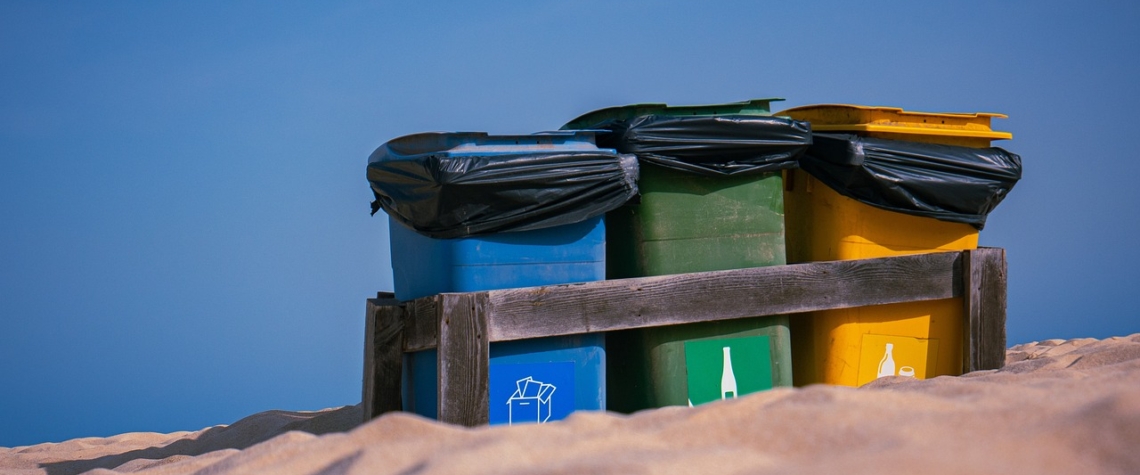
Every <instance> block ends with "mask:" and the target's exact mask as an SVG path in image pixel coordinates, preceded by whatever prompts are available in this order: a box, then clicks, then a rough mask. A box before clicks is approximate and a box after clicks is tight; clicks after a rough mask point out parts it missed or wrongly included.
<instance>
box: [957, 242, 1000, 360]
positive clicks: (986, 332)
mask: <svg viewBox="0 0 1140 475" xmlns="http://www.w3.org/2000/svg"><path fill="white" fill-rule="evenodd" d="M1006 270H1007V269H1006V261H1005V250H1004V249H999V248H979V249H977V250H973V251H965V252H964V253H963V259H962V280H963V287H964V290H965V292H966V294H965V295H964V298H963V299H962V300H963V301H964V304H965V307H966V308H965V314H966V318H964V319H963V320H964V322H963V324H964V325H965V329H964V330H965V331H964V332H963V335H964V336H965V337H964V338H963V339H962V340H963V341H962V343H963V348H962V359H963V361H962V372H963V373H968V372H970V371H978V370H987V369H1000V368H1001V367H1002V366H1004V365H1005V345H1006V341H1005V318H1006V291H1007V290H1006Z"/></svg>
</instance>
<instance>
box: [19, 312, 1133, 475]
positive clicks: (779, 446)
mask: <svg viewBox="0 0 1140 475" xmlns="http://www.w3.org/2000/svg"><path fill="white" fill-rule="evenodd" d="M359 418H360V409H359V407H342V408H337V409H328V410H324V411H316V412H287V411H269V412H263V413H260V414H255V415H253V416H250V417H247V418H245V419H242V420H240V421H238V422H235V423H234V424H231V425H229V426H216V427H211V428H207V429H203V430H200V431H196V432H177V433H172V434H154V433H131V434H122V435H118V436H114V437H107V438H86V439H75V440H69V441H66V442H61V443H50V444H38V445H33V446H27V447H13V448H0V473H4V474H13V475H23V474H50V475H69V474H76V473H91V474H113V473H142V474H150V475H160V474H169V475H189V474H202V475H205V474H227V475H228V474H247V473H279V474H285V475H301V474H357V473H359V474H364V473H368V474H372V473H407V474H412V473H415V474H435V473H438V474H453V473H455V474H466V473H507V474H510V473H666V474H668V473H730V474H731V473H883V472H896V473H917V472H921V473H934V474H940V473H947V474H950V473H1002V472H1005V473H1034V472H1037V473H1050V474H1053V473H1108V474H1113V473H1121V474H1125V473H1140V450H1138V449H1137V448H1140V334H1136V335H1131V336H1128V337H1116V338H1108V339H1104V340H1095V339H1090V338H1085V339H1077V340H1068V341H1063V340H1046V341H1042V342H1034V343H1027V344H1023V345H1017V346H1014V347H1012V348H1010V349H1009V350H1008V351H1007V353H1006V366H1005V368H1003V369H1001V370H997V371H979V372H975V373H970V374H967V375H964V376H960V377H938V378H933V379H930V380H925V381H919V380H914V379H911V378H903V377H897V376H896V377H889V378H882V379H879V380H877V381H874V382H872V383H870V384H868V385H865V386H863V387H861V388H857V389H856V388H842V387H830V386H823V385H815V386H809V387H806V388H797V389H791V388H781V389H776V390H771V391H766V392H761V393H757V394H752V395H749V396H746V397H742V398H740V399H736V400H730V401H722V402H717V403H712V404H707V405H703V406H699V407H696V408H679V407H678V408H664V409H657V410H651V411H643V412H640V413H637V414H634V415H631V416H625V415H619V414H613V413H589V412H580V413H576V414H574V415H572V416H571V417H570V418H568V419H566V420H565V421H561V422H558V423H551V424H545V425H542V426H516V427H501V426H499V427H482V428H477V429H464V428H459V427H454V426H448V425H445V424H440V423H438V422H434V421H429V420H426V419H422V418H419V417H417V416H413V415H408V414H389V415H386V416H384V417H381V418H378V419H376V420H373V421H371V422H369V423H367V424H363V425H360V424H359Z"/></svg>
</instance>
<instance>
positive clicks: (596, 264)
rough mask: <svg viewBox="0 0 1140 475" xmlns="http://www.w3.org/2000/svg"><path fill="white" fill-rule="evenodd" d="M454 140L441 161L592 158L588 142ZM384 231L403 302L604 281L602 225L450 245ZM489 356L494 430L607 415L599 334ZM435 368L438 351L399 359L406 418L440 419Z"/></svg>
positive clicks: (572, 137)
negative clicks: (552, 155) (579, 154)
mask: <svg viewBox="0 0 1140 475" xmlns="http://www.w3.org/2000/svg"><path fill="white" fill-rule="evenodd" d="M452 138H454V139H455V140H458V141H459V142H460V144H459V145H458V146H455V147H452V148H449V149H448V150H447V151H446V152H441V153H451V154H462V153H471V154H480V155H485V156H493V155H495V154H496V153H504V154H507V153H516V152H518V151H519V150H524V151H525V150H533V151H550V152H559V151H564V150H597V147H596V146H595V145H594V144H593V140H592V138H593V135H592V134H588V133H583V134H572V133H553V134H547V135H544V136H543V140H541V141H539V142H541V143H537V144H536V143H535V141H534V140H533V139H534V138H535V137H534V136H487V135H485V134H455V136H454V137H452ZM468 138H470V141H468V140H467V139H468ZM528 141H529V142H530V143H529V144H528V143H527V142H528ZM389 230H390V237H391V246H392V270H393V274H394V277H395V294H396V298H397V299H399V300H402V301H407V300H412V299H416V298H420V297H425V296H429V295H435V294H439V293H445V292H475V291H482V290H494V289H503V288H516V287H532V286H540V285H554V284H564V283H572V282H586V281H595V280H602V279H604V278H605V249H606V241H605V232H606V231H605V221H604V217H603V216H596V217H593V218H589V219H587V220H585V221H582V222H578V223H574V224H567V225H561V226H554V227H549V228H544V229H537V230H530V231H519V232H506V233H498V234H488V235H479V236H470V237H464V238H454V239H435V238H430V237H427V236H424V235H421V234H419V233H417V232H415V231H414V230H412V229H410V228H407V227H405V226H403V225H402V224H400V223H398V222H396V221H395V220H394V219H391V218H389ZM490 352H491V355H490V356H491V358H490V368H489V371H490V374H489V377H490V398H491V413H490V421H491V423H492V424H503V423H507V424H509V423H525V422H529V423H535V422H538V423H541V422H550V421H554V420H558V419H562V418H564V417H566V416H567V415H568V414H569V413H571V412H573V411H576V410H605V408H606V404H605V388H606V378H605V360H606V351H605V338H604V335H602V334H590V335H573V336H565V337H551V338H541V339H534V340H523V341H512V342H501V343H493V344H491V346H490ZM436 360H437V355H436V352H435V350H428V351H421V352H416V353H412V354H408V355H405V358H404V371H403V375H404V376H403V378H404V381H403V388H404V391H403V405H404V409H405V410H406V411H409V412H415V413H417V414H420V415H423V416H425V417H431V418H436V417H437V400H438V399H437V397H438V396H437V389H436V380H437V374H438V372H437V367H436ZM527 378H529V379H527ZM515 392H518V393H519V394H518V395H517V396H516V395H515ZM527 411H529V412H530V415H529V416H527V415H526V414H527Z"/></svg>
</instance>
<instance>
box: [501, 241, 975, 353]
mask: <svg viewBox="0 0 1140 475" xmlns="http://www.w3.org/2000/svg"><path fill="white" fill-rule="evenodd" d="M960 260H961V253H957V252H947V253H933V254H921V255H914V256H904V257H891V258H881V259H864V260H854V261H837V262H818V263H810V264H799V265H787V266H773V267H762V268H750V269H738V270H729V271H718V272H702V273H695V274H681V275H670V276H659V277H645V278H638V279H623V280H607V281H600V282H589V283H584V284H568V285H555V286H546V287H530V288H521V289H506V290H493V291H489V292H486V298H487V301H488V303H487V311H488V320H489V332H490V334H489V341H505V340H518V339H525V338H536V337H543V336H555V335H568V334H576V333H588V332H600V331H612V330H621V329H629V328H642V327H650V326H661V325H673V324H682V323H692V322H703V321H714V320H727V319H733V318H743V317H751V316H762V315H780V314H791V313H801V312H810V311H815V310H827V309H836V308H850V307H861V306H866V305H880V304H888V303H898V302H909V301H922V300H937V299H944V298H951V297H960V296H962V279H961V274H960V271H961V267H960Z"/></svg>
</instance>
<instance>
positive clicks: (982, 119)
mask: <svg viewBox="0 0 1140 475" xmlns="http://www.w3.org/2000/svg"><path fill="white" fill-rule="evenodd" d="M773 115H777V116H788V117H791V118H793V119H795V120H804V121H808V122H811V128H812V130H813V131H818V132H882V133H893V134H916V135H941V136H951V137H972V138H985V139H990V140H1003V139H1012V138H1013V134H1011V133H1009V132H999V131H995V130H993V129H991V128H990V119H993V118H994V117H997V118H1000V119H1006V118H1008V116H1006V115H1005V114H996V113H992V112H973V113H944V112H911V111H904V110H902V109H900V108H898V107H871V106H857V105H850V104H818V105H810V106H800V107H793V108H791V109H786V110H783V111H780V112H777V113H775V114H773Z"/></svg>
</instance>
